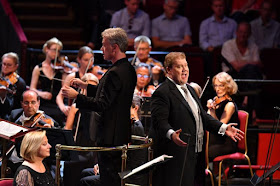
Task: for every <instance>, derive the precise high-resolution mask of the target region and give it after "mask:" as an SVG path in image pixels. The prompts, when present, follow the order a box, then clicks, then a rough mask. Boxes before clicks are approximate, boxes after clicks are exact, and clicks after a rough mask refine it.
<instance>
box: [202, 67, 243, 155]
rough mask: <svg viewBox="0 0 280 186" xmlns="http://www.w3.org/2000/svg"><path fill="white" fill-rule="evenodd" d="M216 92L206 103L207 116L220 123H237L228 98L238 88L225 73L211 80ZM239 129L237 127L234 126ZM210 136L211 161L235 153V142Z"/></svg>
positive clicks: (236, 110) (236, 116)
mask: <svg viewBox="0 0 280 186" xmlns="http://www.w3.org/2000/svg"><path fill="white" fill-rule="evenodd" d="M212 84H213V88H214V90H215V92H216V95H217V96H215V97H214V99H213V100H212V99H210V100H208V101H207V108H208V111H207V112H208V114H210V115H211V116H212V117H213V118H215V119H217V120H219V121H221V122H222V123H226V124H228V123H239V120H238V108H237V105H236V104H235V102H234V100H233V99H232V98H231V97H230V96H231V95H233V94H235V93H236V92H237V89H238V86H237V84H236V83H235V82H234V81H233V79H232V77H231V76H230V75H229V74H227V73H226V72H220V73H218V74H217V75H215V76H214V77H213V79H212ZM236 127H237V128H239V126H236ZM209 135H210V141H209V150H208V156H209V160H210V161H212V160H213V159H214V158H215V157H217V156H221V155H225V154H230V153H233V152H236V142H234V141H232V140H231V139H230V138H229V137H227V136H220V135H219V136H218V135H214V134H211V133H210V134H209Z"/></svg>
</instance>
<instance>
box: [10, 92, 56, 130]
mask: <svg viewBox="0 0 280 186" xmlns="http://www.w3.org/2000/svg"><path fill="white" fill-rule="evenodd" d="M21 106H22V108H21V109H15V110H12V112H11V115H10V117H9V120H10V121H12V122H15V123H17V124H20V125H23V126H26V127H47V128H51V127H54V126H58V123H57V122H56V121H54V120H53V119H52V118H51V117H50V116H48V115H46V114H45V113H44V111H41V110H39V106H40V97H39V95H38V94H37V92H35V91H34V90H27V91H25V92H23V94H22V98H21ZM36 121H38V123H36Z"/></svg>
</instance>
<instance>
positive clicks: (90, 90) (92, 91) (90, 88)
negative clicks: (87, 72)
mask: <svg viewBox="0 0 280 186" xmlns="http://www.w3.org/2000/svg"><path fill="white" fill-rule="evenodd" d="M96 91H97V86H96V85H91V84H88V87H87V94H88V95H90V96H91V97H95V95H96Z"/></svg>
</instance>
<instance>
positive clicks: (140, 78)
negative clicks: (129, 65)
mask: <svg viewBox="0 0 280 186" xmlns="http://www.w3.org/2000/svg"><path fill="white" fill-rule="evenodd" d="M136 75H137V83H136V87H135V90H134V95H138V96H142V97H151V96H152V94H153V92H154V91H155V87H154V86H153V85H149V82H150V80H151V67H150V65H148V64H146V63H139V65H138V66H136Z"/></svg>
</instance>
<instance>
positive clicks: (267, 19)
mask: <svg viewBox="0 0 280 186" xmlns="http://www.w3.org/2000/svg"><path fill="white" fill-rule="evenodd" d="M273 8H274V7H273V6H272V4H271V2H269V1H264V2H263V3H262V6H261V9H260V17H259V18H257V19H255V20H253V21H252V22H251V27H252V36H253V38H254V40H255V42H256V44H257V45H258V47H259V49H263V48H276V47H280V23H278V22H277V21H275V20H273V19H272V18H271V16H272V12H273Z"/></svg>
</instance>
